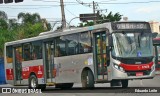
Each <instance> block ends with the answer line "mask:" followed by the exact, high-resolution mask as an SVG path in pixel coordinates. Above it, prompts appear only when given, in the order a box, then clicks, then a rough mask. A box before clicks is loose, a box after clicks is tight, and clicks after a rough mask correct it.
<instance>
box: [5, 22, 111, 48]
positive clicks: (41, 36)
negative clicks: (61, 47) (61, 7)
mask: <svg viewBox="0 0 160 96" xmlns="http://www.w3.org/2000/svg"><path fill="white" fill-rule="evenodd" d="M100 28H108V29H109V30H110V31H111V22H109V23H103V24H98V25H94V26H88V27H81V28H74V29H69V30H64V31H58V32H55V31H48V32H42V33H40V34H39V35H38V36H36V37H32V38H26V39H22V40H16V41H11V42H7V43H5V46H9V45H16V44H21V43H27V42H31V41H36V40H43V39H47V38H52V37H57V36H62V35H67V34H72V33H79V32H85V31H89V30H95V29H100Z"/></svg>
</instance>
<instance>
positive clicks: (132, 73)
mask: <svg viewBox="0 0 160 96" xmlns="http://www.w3.org/2000/svg"><path fill="white" fill-rule="evenodd" d="M137 72H143V75H149V74H150V72H151V70H144V71H126V73H127V75H128V76H136V73H137Z"/></svg>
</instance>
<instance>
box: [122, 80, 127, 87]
mask: <svg viewBox="0 0 160 96" xmlns="http://www.w3.org/2000/svg"><path fill="white" fill-rule="evenodd" d="M121 83H122V88H127V87H128V80H121Z"/></svg>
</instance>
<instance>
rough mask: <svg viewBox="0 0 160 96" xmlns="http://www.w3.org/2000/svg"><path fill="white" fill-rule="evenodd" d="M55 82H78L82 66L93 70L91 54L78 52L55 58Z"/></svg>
mask: <svg viewBox="0 0 160 96" xmlns="http://www.w3.org/2000/svg"><path fill="white" fill-rule="evenodd" d="M55 65H56V66H57V68H56V70H57V75H56V78H55V79H56V83H80V82H81V73H82V70H83V68H85V67H90V68H91V70H93V54H92V53H86V54H79V55H72V56H65V57H57V58H55Z"/></svg>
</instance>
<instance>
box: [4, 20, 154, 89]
mask: <svg viewBox="0 0 160 96" xmlns="http://www.w3.org/2000/svg"><path fill="white" fill-rule="evenodd" d="M153 57H154V56H153V43H152V33H151V28H150V26H149V23H148V22H108V23H103V24H97V25H94V26H89V27H80V28H75V29H69V30H63V31H59V32H55V31H50V32H43V33H41V34H39V36H36V37H33V38H27V39H23V40H17V41H12V42H7V43H5V73H6V80H7V82H8V83H9V84H12V85H27V86H29V88H45V87H46V86H47V85H54V86H55V87H56V88H72V86H73V84H75V83H81V84H82V87H85V88H93V87H94V85H95V84H97V83H110V85H111V86H122V87H128V81H129V80H133V79H151V78H153V77H154V76H155V64H154V62H153Z"/></svg>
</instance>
